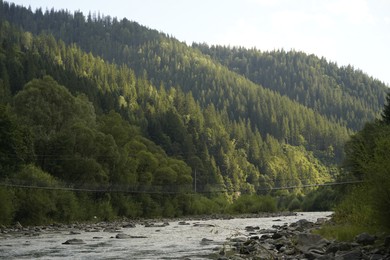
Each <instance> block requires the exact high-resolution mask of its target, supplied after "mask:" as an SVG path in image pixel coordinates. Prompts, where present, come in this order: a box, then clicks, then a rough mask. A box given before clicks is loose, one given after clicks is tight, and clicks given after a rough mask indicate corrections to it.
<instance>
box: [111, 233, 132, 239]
mask: <svg viewBox="0 0 390 260" xmlns="http://www.w3.org/2000/svg"><path fill="white" fill-rule="evenodd" d="M115 238H116V239H128V238H130V236H129V235H127V234H123V233H119V234H117V235H116V236H115Z"/></svg>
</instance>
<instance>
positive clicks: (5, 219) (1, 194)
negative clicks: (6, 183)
mask: <svg viewBox="0 0 390 260" xmlns="http://www.w3.org/2000/svg"><path fill="white" fill-rule="evenodd" d="M14 201H15V196H14V191H13V190H11V189H7V188H4V187H0V224H1V225H10V224H11V223H12V221H13V219H14V212H15V205H14V203H13V202H14Z"/></svg>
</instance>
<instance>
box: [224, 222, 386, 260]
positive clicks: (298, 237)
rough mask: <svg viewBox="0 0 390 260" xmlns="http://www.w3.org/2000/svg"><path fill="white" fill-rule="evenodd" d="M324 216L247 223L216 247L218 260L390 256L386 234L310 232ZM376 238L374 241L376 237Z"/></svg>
mask: <svg viewBox="0 0 390 260" xmlns="http://www.w3.org/2000/svg"><path fill="white" fill-rule="evenodd" d="M327 221H329V220H327V219H326V218H319V219H318V220H317V221H315V222H312V221H308V220H306V219H301V220H298V221H297V222H293V223H290V224H276V223H275V225H273V226H272V228H271V229H261V228H259V227H258V226H247V227H246V228H245V230H242V232H240V234H241V235H238V236H235V237H232V238H230V239H229V242H228V243H226V244H225V245H224V247H222V248H220V251H219V254H220V256H219V257H218V260H227V259H234V260H241V259H254V260H255V259H256V260H260V259H323V260H327V259H329V260H330V259H337V260H355V259H367V260H382V259H390V236H388V237H386V238H385V239H384V240H383V239H382V240H381V241H379V240H378V238H377V237H376V236H375V235H370V234H368V233H362V234H360V235H358V236H356V238H355V241H353V242H339V241H334V240H333V241H329V240H327V239H325V238H323V237H321V236H320V235H317V234H313V233H312V231H313V230H314V229H318V228H320V227H321V225H323V224H324V223H326V222H327ZM377 240H378V241H377Z"/></svg>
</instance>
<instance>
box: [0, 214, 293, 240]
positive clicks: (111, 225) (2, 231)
mask: <svg viewBox="0 0 390 260" xmlns="http://www.w3.org/2000/svg"><path fill="white" fill-rule="evenodd" d="M296 215H297V213H296V212H262V213H257V214H240V215H230V214H213V215H197V216H184V217H178V218H151V219H147V218H146V219H143V218H138V219H127V218H123V219H121V220H116V221H109V222H107V221H99V220H98V219H97V218H96V219H95V220H94V221H88V222H75V223H71V224H64V223H52V224H48V225H40V226H29V225H26V226H23V225H22V224H20V223H19V222H16V223H15V224H14V225H12V226H4V225H1V226H0V237H2V236H3V237H4V235H17V236H23V235H27V236H38V235H39V234H40V233H42V232H57V231H67V230H80V231H87V232H88V231H93V230H102V229H103V230H105V229H120V228H123V227H125V228H126V227H135V226H136V225H144V226H150V225H162V224H161V223H169V222H178V223H180V222H186V221H207V220H215V219H219V220H228V219H245V218H272V217H287V216H296ZM159 223H160V224H159Z"/></svg>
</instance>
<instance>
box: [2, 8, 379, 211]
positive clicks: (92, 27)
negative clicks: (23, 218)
mask: <svg viewBox="0 0 390 260" xmlns="http://www.w3.org/2000/svg"><path fill="white" fill-rule="evenodd" d="M0 14H1V17H2V18H1V19H2V20H1V22H0V30H1V34H0V44H1V45H0V79H1V81H0V91H1V93H2V94H3V95H2V96H1V100H0V101H1V103H2V104H4V105H7V106H10V107H12V111H14V113H15V115H14V116H15V117H16V118H17V120H21V121H22V122H24V124H26V127H27V128H28V129H30V131H31V132H32V133H35V134H34V135H33V136H32V137H31V138H32V140H31V141H32V143H33V144H34V146H33V148H32V152H30V153H31V154H28V156H27V155H26V156H25V157H26V158H30V159H29V160H28V161H25V162H23V160H21V162H20V163H19V164H20V165H22V166H23V165H24V164H26V163H32V164H33V165H34V167H38V168H39V169H40V170H43V171H45V172H47V173H48V174H49V175H51V176H55V177H56V178H59V179H60V180H61V181H65V182H71V183H75V184H77V182H78V181H79V180H80V179H82V180H85V179H88V176H92V177H93V178H92V177H91V179H96V181H95V182H96V183H94V185H99V184H101V185H103V186H105V187H106V186H107V185H112V186H113V187H117V186H118V185H119V184H120V183H121V182H123V185H128V186H132V187H133V186H134V187H148V189H149V188H156V189H163V188H161V187H166V188H167V189H171V188H173V189H176V188H177V187H176V186H175V185H178V184H183V185H184V184H185V185H189V184H195V185H193V186H192V188H193V187H194V186H196V187H197V191H200V192H210V191H211V192H213V191H214V192H216V191H221V190H223V191H227V192H228V193H229V194H235V193H234V192H236V191H239V192H248V193H254V192H256V191H257V192H264V191H269V189H270V188H272V187H286V186H297V187H298V188H296V189H294V190H292V191H291V192H292V193H295V194H302V193H305V192H306V190H305V189H302V188H299V187H300V186H302V184H313V183H322V182H324V181H328V180H331V179H332V178H333V177H334V174H335V172H334V168H333V167H334V165H335V163H337V162H339V161H341V160H342V158H343V146H344V143H345V141H346V140H347V139H348V136H349V134H350V133H352V132H353V130H356V129H358V128H359V127H360V126H361V124H363V121H364V120H365V119H366V118H374V117H375V116H376V114H377V113H378V110H379V108H377V106H380V103H381V102H382V103H383V101H382V98H383V97H384V94H385V87H384V85H383V84H382V83H380V82H378V81H375V80H372V79H370V78H368V77H367V76H366V75H364V74H363V73H361V72H358V71H354V70H352V69H351V68H338V67H337V66H336V65H334V64H329V63H327V62H326V61H324V60H320V59H318V58H316V57H313V56H307V55H305V54H302V53H294V52H289V53H285V52H271V53H265V54H263V53H261V52H258V51H255V50H245V49H240V50H237V49H234V48H233V49H231V48H223V47H208V46H204V45H194V46H193V47H189V46H187V45H186V44H184V43H181V42H179V41H177V40H176V39H174V38H171V37H168V36H166V35H165V34H162V33H158V32H157V31H155V30H150V29H148V28H146V27H143V26H140V25H138V24H137V23H134V22H130V21H128V20H126V19H124V20H121V21H118V20H117V19H111V18H109V17H97V18H96V17H95V18H94V17H93V16H92V15H89V16H87V17H84V16H83V14H82V13H79V12H76V13H75V14H73V15H72V14H69V13H67V12H65V11H58V12H57V11H54V10H51V11H46V12H45V13H43V12H42V11H41V10H37V11H36V12H32V11H31V10H28V9H26V8H22V7H18V6H15V5H13V4H8V3H6V2H2V1H1V2H0ZM239 57H242V58H239ZM244 68H245V69H244ZM47 76H50V77H49V78H48V77H47ZM50 78H51V80H50ZM37 79H39V80H41V81H39V80H38V81H37ZM355 83H356V84H357V85H356V84H355ZM26 84H27V85H26ZM40 84H41V85H47V86H48V88H52V87H53V88H55V89H62V87H58V86H57V85H60V86H63V87H64V88H66V89H67V91H69V92H70V94H58V95H60V96H61V95H65V96H66V97H67V100H73V99H74V100H73V101H69V102H70V103H64V107H66V106H69V107H71V111H74V113H76V114H80V115H78V116H74V118H76V119H77V118H79V119H77V120H76V119H75V121H74V120H73V119H72V120H70V121H66V120H65V118H67V117H66V116H68V115H67V114H66V113H65V112H64V115H61V117H60V119H62V120H65V121H61V120H60V121H56V118H55V117H56V114H55V113H54V111H55V109H53V112H51V113H49V115H51V116H48V115H46V114H45V113H44V112H43V111H45V110H44V109H43V108H41V107H40V106H39V105H38V104H39V102H38V103H33V104H34V109H36V110H28V111H25V110H23V104H25V103H28V101H29V100H28V98H27V97H28V95H27V94H21V93H26V92H27V93H30V92H31V93H34V95H37V100H42V97H40V96H39V95H38V94H37V93H39V92H42V90H39V89H40V88H39V87H38V86H39V85H40ZM31 85H33V86H36V87H34V88H33V87H31ZM29 86H30V87H29ZM291 86H294V87H291ZM334 89H337V91H333V90H334ZM58 91H59V93H65V92H66V91H65V90H63V89H62V90H58ZM42 93H44V92H42ZM81 94H83V95H81ZM56 95H57V94H56ZM359 95H364V97H361V96H359ZM71 96H74V97H75V98H73V97H71ZM21 97H23V98H21ZM366 98H367V99H366ZM43 99H44V98H43ZM58 100H61V99H58ZM88 102H92V104H93V108H91V106H90V105H88V104H89V103H88ZM54 103H60V101H58V102H54ZM42 104H43V103H42ZM70 104H73V105H74V106H75V107H73V105H70ZM77 106H79V107H77ZM80 106H81V107H82V108H84V110H85V111H89V114H88V115H84V114H83V113H82V112H81V111H83V109H81V110H80ZM92 111H93V112H92ZM27 112H29V113H31V114H30V115H31V116H30V117H31V118H35V120H32V121H31V120H29V118H28V117H25V115H26V114H28V113H27ZM38 115H41V116H40V117H42V118H44V117H46V116H47V118H48V119H47V120H46V121H47V122H55V123H53V124H52V125H51V128H49V129H46V130H45V132H41V131H43V130H42V129H45V127H49V126H50V125H47V126H46V125H44V124H43V123H42V120H41V119H40V117H39V116H38ZM65 115H66V116H65ZM95 117H96V118H97V120H96V121H94V120H93V118H95ZM72 118H73V117H72ZM85 118H89V119H88V120H89V121H91V122H92V123H90V124H87V125H84V123H85V122H84V123H81V122H79V121H86V120H84V119H85ZM89 121H88V122H89ZM110 124H112V125H113V126H115V127H113V128H110V127H109V125H110ZM64 125H65V126H66V127H65V128H63V127H62V126H64ZM70 129H74V130H77V133H80V136H83V138H81V139H80V141H82V142H86V143H87V144H90V145H91V144H94V143H96V146H97V147H100V148H99V149H101V150H99V149H98V150H97V151H93V149H91V150H87V151H84V150H82V149H81V150H80V151H77V150H76V151H77V156H76V157H73V155H72V157H70V158H71V159H69V160H74V161H75V162H79V165H78V164H77V163H75V164H74V165H72V164H64V161H62V160H52V159H51V158H50V157H49V159H45V160H43V159H42V158H41V157H40V156H42V155H45V154H46V152H47V151H56V152H61V153H63V154H62V155H64V156H69V154H66V153H67V152H68V153H69V151H70V149H71V147H69V146H67V145H66V144H67V143H72V142H74V145H77V142H75V140H77V139H75V138H76V137H75V136H74V135H73V134H72V131H71V130H70ZM88 136H89V137H88ZM64 140H70V141H69V142H65V143H64ZM105 146H107V147H106V148H110V147H111V148H112V149H111V150H110V151H109V154H110V156H112V157H113V158H115V160H114V159H113V160H112V161H110V160H108V159H107V158H105V157H104V156H102V153H104V152H103V151H104V149H103V148H104V147H105ZM87 147H88V146H87ZM10 149H11V148H10ZM11 150H12V149H11ZM25 150H26V151H27V150H28V149H25ZM14 152H15V151H14ZM45 158H46V157H45ZM47 160H48V161H47ZM148 162H149V163H150V164H151V165H148ZM77 165H78V168H73V166H74V167H76V166H77ZM87 165H88V167H87ZM118 165H119V166H120V167H119V166H118ZM83 167H86V168H84V169H83ZM117 167H119V169H120V170H118V168H117ZM9 168H10V169H14V170H12V171H14V172H18V169H17V168H18V167H12V166H10V167H9ZM85 169H89V170H88V171H86V173H84V172H83V171H84V170H85ZM93 169H95V170H96V171H95V173H96V174H97V175H96V176H95V175H94V174H92V172H93ZM66 172H69V175H66ZM179 172H183V173H185V174H184V175H183V176H182V177H183V178H181V177H180V176H181V175H180V174H179ZM10 174H11V173H10ZM12 174H15V173H12ZM12 174H11V175H12ZM88 174H90V175H88ZM7 176H8V174H7ZM3 177H4V176H3ZM195 180H196V183H194V182H195ZM99 182H101V183H99ZM190 186H191V185H190ZM175 187H176V188H175ZM145 201H146V199H145ZM145 201H143V202H142V203H146V202H145ZM152 201H154V202H156V201H158V199H157V198H153V200H152ZM160 202H161V201H160ZM160 202H159V203H160ZM122 203H123V202H121V203H119V204H121V205H122ZM122 206H123V205H122Z"/></svg>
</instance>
